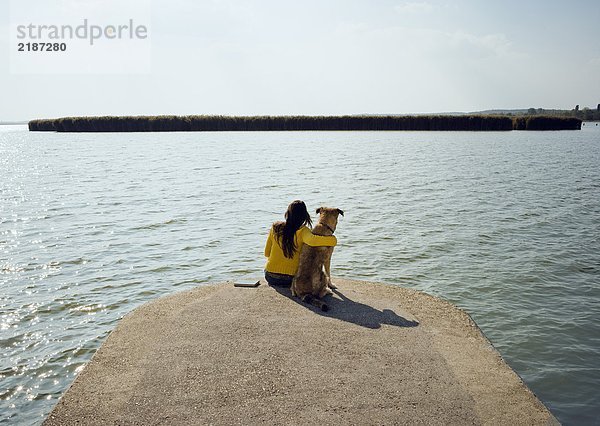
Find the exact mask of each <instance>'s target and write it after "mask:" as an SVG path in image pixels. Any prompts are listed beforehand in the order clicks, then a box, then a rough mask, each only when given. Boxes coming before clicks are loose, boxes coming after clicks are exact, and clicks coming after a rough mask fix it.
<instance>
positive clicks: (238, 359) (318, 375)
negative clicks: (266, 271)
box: [45, 279, 558, 425]
mask: <svg viewBox="0 0 600 426" xmlns="http://www.w3.org/2000/svg"><path fill="white" fill-rule="evenodd" d="M334 283H335V284H336V285H337V286H338V290H337V293H336V295H335V296H333V297H331V298H329V300H328V302H329V305H330V308H331V310H330V311H329V312H321V311H319V310H317V309H316V308H313V307H311V306H307V305H304V304H302V303H301V302H299V301H298V299H295V298H291V296H290V292H289V290H288V289H284V290H281V289H275V288H271V287H268V286H267V285H265V284H264V283H263V284H262V285H261V286H260V287H258V288H235V287H233V285H232V284H231V283H223V284H217V285H207V286H201V287H198V288H195V289H193V290H189V291H185V292H182V293H178V294H175V295H171V296H167V297H163V298H160V299H157V300H155V301H153V302H150V303H147V304H145V305H143V306H141V307H140V308H138V309H136V310H135V311H133V312H132V313H130V314H129V315H127V316H126V317H125V318H123V319H122V320H121V322H120V323H119V324H118V326H117V327H116V328H115V330H114V331H113V332H112V333H111V334H110V336H109V337H108V339H107V340H106V341H105V343H104V344H103V345H102V347H101V348H100V349H99V350H98V352H97V353H96V354H95V355H94V357H93V359H92V360H91V361H90V363H89V364H88V365H87V366H86V367H85V369H84V370H83V371H82V372H81V373H80V374H79V376H78V377H77V378H76V380H75V382H74V383H73V385H72V386H71V388H70V389H69V390H68V391H67V392H66V393H65V395H64V396H63V397H62V398H61V400H60V401H59V402H58V404H57V405H56V407H55V408H54V410H53V411H52V413H51V414H50V415H49V416H48V418H47V419H46V421H45V424H46V425H69V424H86V425H89V424H119V425H129V424H140V425H141V424H144V425H146V424H184V425H185V424H189V425H192V424H193V425H200V424H239V425H248V424H295V425H305V424H356V425H367V424H377V425H383V424H490V425H492V424H493V425H501V424H511V425H513V424H527V425H534V424H539V425H546V424H558V422H557V421H556V419H555V418H554V417H553V416H552V414H551V413H550V412H549V411H548V410H547V409H546V407H545V406H544V405H543V404H542V403H541V402H540V401H539V400H538V399H537V398H536V396H535V395H534V394H533V393H532V392H531V391H530V390H529V389H528V388H527V386H525V384H524V383H523V382H522V381H521V379H520V378H519V376H518V375H517V374H516V373H515V372H514V371H513V370H512V369H511V368H510V367H509V366H508V365H507V364H506V363H505V362H504V361H503V360H502V358H501V357H500V355H499V353H498V352H497V351H496V350H495V349H494V348H493V346H492V345H491V344H490V342H489V341H488V340H487V339H486V338H485V336H484V335H483V334H482V333H481V331H480V330H479V328H478V327H477V326H476V324H475V323H474V322H473V321H472V320H471V318H470V317H469V316H468V315H467V314H466V313H464V312H463V311H461V310H460V309H458V308H456V307H455V306H453V305H452V304H450V303H448V302H445V301H442V300H440V299H437V298H434V297H432V296H429V295H427V294H424V293H421V292H417V291H414V290H407V289H404V288H400V287H397V286H390V285H385V284H376V283H369V282H364V281H350V280H342V279H334Z"/></svg>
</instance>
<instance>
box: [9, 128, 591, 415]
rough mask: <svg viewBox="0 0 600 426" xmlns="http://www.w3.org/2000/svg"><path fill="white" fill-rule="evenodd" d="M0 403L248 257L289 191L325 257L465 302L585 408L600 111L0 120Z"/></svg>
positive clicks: (537, 378)
mask: <svg viewBox="0 0 600 426" xmlns="http://www.w3.org/2000/svg"><path fill="white" fill-rule="evenodd" d="M0 164H1V166H2V167H1V169H0V182H1V183H0V185H1V186H0V190H1V197H2V204H1V206H0V253H1V256H0V279H1V283H2V292H1V293H0V332H1V333H2V334H1V339H0V351H1V356H0V378H1V379H2V386H1V387H0V413H1V414H0V421H1V422H23V423H39V422H41V421H42V419H43V416H45V415H46V414H47V413H48V412H49V410H51V408H52V406H53V405H54V404H55V402H56V400H57V398H58V397H59V396H60V395H61V394H62V392H63V391H64V390H65V389H66V388H67V387H68V386H69V384H70V383H71V381H72V380H73V378H74V376H75V375H76V374H77V372H78V371H80V370H81V368H82V367H83V365H84V364H85V362H86V361H88V360H89V359H90V358H91V356H92V354H93V353H94V351H95V350H96V349H97V348H98V346H99V345H100V344H101V342H102V340H103V339H104V338H105V337H106V336H107V334H108V333H109V332H110V330H111V329H112V328H113V327H114V325H115V324H116V322H117V321H118V320H119V318H121V317H122V316H123V315H124V314H126V313H127V312H129V311H130V310H131V309H133V308H134V307H136V306H138V305H140V304H141V303H143V302H145V301H148V300H150V299H153V298H155V297H158V296H161V295H164V294H167V293H171V292H174V291H180V290H184V289H187V288H190V287H193V286H197V285H201V284H203V283H206V282H216V281H224V280H230V279H243V278H246V277H256V276H259V275H261V270H262V267H263V264H264V259H263V257H262V249H263V244H264V241H265V238H266V234H267V231H268V227H269V225H270V223H271V222H273V221H275V220H279V219H281V218H282V214H283V212H284V210H285V208H286V207H287V204H288V203H289V202H290V201H291V200H293V199H296V198H301V199H303V200H304V201H306V203H307V205H308V206H309V208H310V210H311V211H312V210H314V209H315V208H316V207H318V206H320V205H322V204H323V205H329V206H335V207H340V208H342V209H343V210H344V212H345V213H346V215H345V217H343V218H341V221H340V224H339V228H338V231H337V232H336V234H337V235H338V239H339V242H340V244H339V246H338V248H337V249H336V251H335V255H334V260H333V266H332V269H333V273H334V275H337V276H341V277H348V278H357V279H369V280H375V281H384V282H389V283H393V284H398V285H402V286H406V287H411V288H415V289H419V290H424V291H427V292H429V293H431V294H434V295H437V296H441V297H444V298H446V299H448V300H450V301H452V302H454V303H456V304H457V305H459V306H460V307H462V308H464V309H466V310H467V311H468V312H469V313H470V314H471V315H472V316H473V318H474V319H475V320H476V321H477V323H478V324H479V325H480V326H481V328H482V329H483V331H484V332H485V333H486V335H487V336H488V337H489V338H490V339H491V340H492V342H493V343H494V345H495V346H496V347H497V348H498V349H499V351H500V352H501V353H502V355H503V356H504V357H505V359H506V360H507V361H508V362H509V364H510V365H511V366H512V367H513V368H515V369H516V371H517V372H518V373H519V374H520V375H521V376H522V377H523V378H524V380H525V381H526V383H527V384H528V385H529V386H530V387H531V388H532V390H533V391H534V392H535V393H536V394H537V395H538V396H539V397H540V398H541V399H542V400H543V401H544V402H545V403H546V404H547V405H548V406H549V407H550V408H551V409H552V411H553V412H554V413H555V414H556V415H557V416H558V417H559V419H560V420H561V421H563V422H565V423H577V422H585V421H592V420H593V419H597V418H598V416H599V414H600V412H599V411H598V407H599V406H600V400H599V399H598V396H597V393H596V392H595V391H596V390H597V384H598V383H599V380H600V372H599V371H598V368H597V353H598V350H599V349H600V340H599V339H598V338H597V336H599V335H600V330H599V326H598V324H597V321H595V319H596V318H597V317H598V314H599V313H600V312H599V311H600V303H598V302H599V298H600V289H599V285H598V284H599V280H598V273H599V267H598V265H600V255H599V253H600V241H599V237H598V236H599V235H600V233H599V232H598V230H599V229H600V228H599V225H600V202H599V201H598V200H600V185H599V184H598V182H600V172H599V169H598V164H600V131H598V130H596V129H594V128H590V127H588V128H584V130H582V131H580V132H499V133H495V132H494V133H479V132H380V133H377V132H362V133H359V132H323V133H320V132H298V133H285V132H273V133H241V132H240V133H165V134H53V133H28V132H26V131H24V130H22V128H19V127H17V128H12V129H8V130H7V129H6V128H4V129H2V131H0Z"/></svg>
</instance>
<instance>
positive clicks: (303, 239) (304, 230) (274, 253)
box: [265, 226, 337, 275]
mask: <svg viewBox="0 0 600 426" xmlns="http://www.w3.org/2000/svg"><path fill="white" fill-rule="evenodd" d="M295 242H296V248H297V249H296V251H295V252H294V257H292V258H291V259H290V258H289V257H285V255H284V254H283V249H282V248H281V246H280V245H279V242H278V241H277V236H276V235H275V231H274V230H273V227H272V226H271V230H270V231H269V238H267V244H266V245H265V257H267V258H268V259H267V264H266V265H265V270H266V271H268V272H272V273H274V274H286V275H295V274H296V271H297V270H298V262H299V261H300V251H301V250H302V244H304V243H306V244H308V245H309V246H317V247H321V246H328V247H334V246H335V245H336V244H337V238H335V236H333V235H332V236H330V237H324V236H321V235H313V233H312V232H310V229H309V228H308V227H306V226H302V227H301V228H300V229H298V230H297V231H296V237H295Z"/></svg>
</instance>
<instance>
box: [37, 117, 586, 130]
mask: <svg viewBox="0 0 600 426" xmlns="http://www.w3.org/2000/svg"><path fill="white" fill-rule="evenodd" d="M580 129H581V119H579V118H576V117H556V116H540V115H536V116H517V117H509V116H502V115H405V116H399V115H362V116H357V115H346V116H253V117H252V116H224V115H186V116H176V115H160V116H136V117H128V116H122V117H116V116H104V117H63V118H55V119H40V120H32V121H30V122H29V130H30V131H50V132H194V131H211V132H214V131H270V130H273V131H301V130H325V131H327V130H418V131H423V130H441V131H448V130H457V131H459V130H471V131H503V130H580Z"/></svg>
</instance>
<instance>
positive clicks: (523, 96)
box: [0, 0, 600, 121]
mask: <svg viewBox="0 0 600 426" xmlns="http://www.w3.org/2000/svg"><path fill="white" fill-rule="evenodd" d="M53 2H54V3H53ZM53 4H60V7H59V6H56V7H55V6H51V5H53ZM126 5H129V6H130V7H126ZM60 8H63V9H62V11H61V9H60ZM17 9H19V10H17ZM67 10H68V11H69V12H68V16H69V18H67V15H66V14H65V13H66V12H65V11H67ZM17 12H18V13H17ZM17 15H19V19H20V20H21V21H23V20H29V22H33V23H36V24H40V23H44V22H45V23H47V24H48V23H51V24H56V25H58V24H64V23H68V19H72V20H73V22H75V21H82V20H83V19H84V18H87V19H89V20H90V21H94V22H97V23H99V24H102V25H107V24H110V23H113V22H125V21H127V20H128V19H130V18H132V17H134V18H135V19H137V21H138V22H142V23H144V24H145V25H147V27H148V34H149V37H148V38H147V39H145V40H137V41H135V43H134V42H130V44H121V45H120V47H119V46H118V45H117V43H115V42H113V41H111V40H101V41H99V42H98V43H97V45H98V46H99V47H97V48H96V47H94V49H96V50H94V49H92V48H91V47H90V48H89V49H88V48H87V47H86V46H81V47H80V49H82V50H81V52H83V49H84V48H86V50H85V52H84V53H82V55H84V56H76V54H78V53H77V49H76V48H77V46H76V43H75V42H72V41H69V43H70V44H69V50H68V52H66V53H65V54H64V55H63V56H60V55H57V54H56V53H48V52H44V54H38V55H37V56H35V55H31V54H29V55H28V56H26V55H23V54H21V52H18V53H17V45H16V41H15V40H14V38H11V36H10V34H11V31H13V33H14V28H15V26H16V24H17V22H16V19H17V18H15V16H17ZM62 20H64V21H62ZM21 21H20V22H21ZM69 22H70V21H69ZM599 22H600V1H597V0H574V1H566V0H565V1H557V0H528V1H523V0H519V1H515V0H504V1H481V0H452V1H442V0H440V1H435V0H423V1H420V0H415V1H404V0H303V1H301V2H300V1H291V0H168V1H167V0H146V1H144V0H135V1H134V0H131V1H130V0H120V1H118V2H117V3H115V2H111V1H106V0H102V1H101V0H0V57H1V58H2V60H1V61H0V99H1V101H0V121H12V120H29V119H33V118H45V117H61V116H77V115H155V114H224V115H285V114H302V115H337V114H409V113H435V112H468V111H481V110H486V109H513V108H530V107H535V108H558V109H571V108H574V107H575V105H576V104H579V105H580V106H581V108H583V107H584V106H588V107H590V108H592V107H593V108H595V107H596V105H597V104H599V103H600V78H599V76H600V30H599V29H598V28H599V27H600V26H599V25H598V23H599ZM22 41H27V40H22ZM30 41H32V40H30ZM79 43H82V42H81V41H79ZM111 43H112V44H111ZM123 43H124V42H123ZM136 43H137V44H136ZM102 49H104V50H102ZM30 53H31V52H30ZM44 55H46V56H44ZM34 56H35V57H34ZM26 57H27V58H30V59H31V60H32V61H34V62H32V64H33V65H27V64H25V65H24V66H25V67H27V66H29V67H30V68H29V69H26V70H25V71H24V70H23V66H21V65H19V67H20V68H19V67H17V66H16V63H17V62H18V61H20V60H23V58H26ZM69 58H70V59H69ZM27 60H29V59H27ZM45 61H54V65H56V63H59V62H60V64H59V65H60V67H62V68H60V67H59V68H52V66H53V65H52V64H50V63H47V64H46V63H44V62H45ZM61 61H62V62H61ZM94 61H95V62H94ZM83 64H87V65H86V66H87V68H85V67H83V68H82V66H83ZM136 67H137V68H136Z"/></svg>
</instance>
